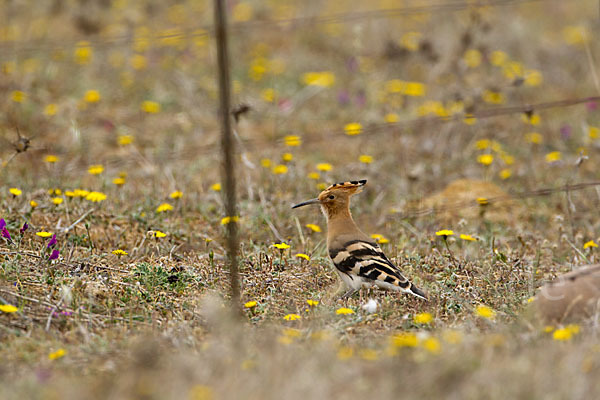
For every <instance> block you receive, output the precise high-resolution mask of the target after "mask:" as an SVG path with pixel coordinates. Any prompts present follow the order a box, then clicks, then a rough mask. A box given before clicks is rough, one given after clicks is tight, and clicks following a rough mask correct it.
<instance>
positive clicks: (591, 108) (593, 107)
mask: <svg viewBox="0 0 600 400" xmlns="http://www.w3.org/2000/svg"><path fill="white" fill-rule="evenodd" d="M585 106H586V107H587V109H588V111H596V110H597V109H598V103H596V102H595V101H588V102H587V103H585Z"/></svg>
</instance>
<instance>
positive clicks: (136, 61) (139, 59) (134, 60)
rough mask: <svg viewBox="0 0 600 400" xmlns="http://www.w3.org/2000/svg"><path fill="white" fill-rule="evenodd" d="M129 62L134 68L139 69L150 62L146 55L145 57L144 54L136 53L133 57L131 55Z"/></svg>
mask: <svg viewBox="0 0 600 400" xmlns="http://www.w3.org/2000/svg"><path fill="white" fill-rule="evenodd" d="M129 64H130V65H131V67H132V68H133V69H135V70H138V71H139V70H142V69H145V68H146V66H147V65H148V62H147V61H146V57H144V56H143V55H141V54H134V55H133V57H131V59H130V60H129Z"/></svg>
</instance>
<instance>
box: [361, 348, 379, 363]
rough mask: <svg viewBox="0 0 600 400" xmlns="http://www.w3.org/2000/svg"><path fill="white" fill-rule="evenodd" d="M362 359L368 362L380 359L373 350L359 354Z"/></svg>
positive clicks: (362, 351)
mask: <svg viewBox="0 0 600 400" xmlns="http://www.w3.org/2000/svg"><path fill="white" fill-rule="evenodd" d="M359 355H360V358H362V359H363V360H366V361H375V360H377V359H378V358H379V356H378V355H377V352H376V351H375V350H373V349H362V350H361V351H360V353H359Z"/></svg>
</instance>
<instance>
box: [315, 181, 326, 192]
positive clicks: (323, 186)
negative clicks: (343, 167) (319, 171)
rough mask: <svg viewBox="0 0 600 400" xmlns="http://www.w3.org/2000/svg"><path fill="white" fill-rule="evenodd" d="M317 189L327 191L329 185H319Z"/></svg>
mask: <svg viewBox="0 0 600 400" xmlns="http://www.w3.org/2000/svg"><path fill="white" fill-rule="evenodd" d="M317 189H318V190H325V189H327V184H326V183H322V182H321V183H317Z"/></svg>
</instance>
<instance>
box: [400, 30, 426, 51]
mask: <svg viewBox="0 0 600 400" xmlns="http://www.w3.org/2000/svg"><path fill="white" fill-rule="evenodd" d="M421 36H422V34H421V32H406V33H404V34H403V35H402V36H401V37H400V46H402V47H403V48H405V49H406V50H408V51H417V50H419V42H420V40H421Z"/></svg>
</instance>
